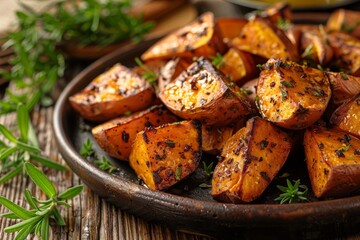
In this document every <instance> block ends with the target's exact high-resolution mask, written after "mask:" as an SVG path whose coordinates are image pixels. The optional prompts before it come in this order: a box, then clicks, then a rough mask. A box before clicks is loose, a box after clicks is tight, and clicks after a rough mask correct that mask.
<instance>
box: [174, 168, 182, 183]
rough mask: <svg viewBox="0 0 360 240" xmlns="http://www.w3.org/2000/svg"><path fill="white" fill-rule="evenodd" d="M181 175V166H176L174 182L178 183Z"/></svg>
mask: <svg viewBox="0 0 360 240" xmlns="http://www.w3.org/2000/svg"><path fill="white" fill-rule="evenodd" d="M181 173H182V166H177V167H176V170H175V180H176V181H180V180H181Z"/></svg>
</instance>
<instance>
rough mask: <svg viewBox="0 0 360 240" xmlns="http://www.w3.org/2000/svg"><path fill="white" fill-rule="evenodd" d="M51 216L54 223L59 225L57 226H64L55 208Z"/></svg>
mask: <svg viewBox="0 0 360 240" xmlns="http://www.w3.org/2000/svg"><path fill="white" fill-rule="evenodd" d="M53 216H54V218H55V221H56V223H57V224H58V225H59V226H65V225H66V223H65V221H64V219H63V217H62V216H61V215H60V212H59V210H58V209H57V208H56V207H55V208H54V210H53Z"/></svg>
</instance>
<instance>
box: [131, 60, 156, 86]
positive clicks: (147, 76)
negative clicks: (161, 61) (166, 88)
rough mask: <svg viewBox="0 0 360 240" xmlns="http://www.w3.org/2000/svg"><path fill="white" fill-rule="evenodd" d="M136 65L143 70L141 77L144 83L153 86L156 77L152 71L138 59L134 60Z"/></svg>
mask: <svg viewBox="0 0 360 240" xmlns="http://www.w3.org/2000/svg"><path fill="white" fill-rule="evenodd" d="M135 62H136V64H137V65H138V66H139V67H141V68H142V69H143V70H144V73H143V74H142V75H141V77H142V78H144V79H145V80H146V81H148V82H149V83H150V84H151V85H154V84H155V83H156V81H157V75H156V73H155V72H154V71H152V70H151V69H150V68H149V67H148V66H146V65H145V64H144V63H143V62H142V61H141V60H140V58H138V57H136V58H135Z"/></svg>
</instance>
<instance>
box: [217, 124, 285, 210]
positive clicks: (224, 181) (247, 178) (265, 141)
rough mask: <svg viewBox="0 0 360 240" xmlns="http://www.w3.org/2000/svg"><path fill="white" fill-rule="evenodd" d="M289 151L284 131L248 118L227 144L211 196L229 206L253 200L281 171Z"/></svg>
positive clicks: (218, 165)
mask: <svg viewBox="0 0 360 240" xmlns="http://www.w3.org/2000/svg"><path fill="white" fill-rule="evenodd" d="M290 149H291V141H290V137H289V136H288V135H287V134H286V133H285V132H283V131H282V130H280V129H279V128H278V127H276V126H275V125H273V124H272V123H270V122H267V121H265V120H263V119H261V118H258V117H255V118H252V119H250V120H249V121H248V122H247V124H246V127H245V128H242V129H240V130H239V131H238V132H237V133H235V134H234V135H233V136H232V137H231V138H230V139H229V140H228V141H227V142H226V144H225V146H224V148H223V151H222V153H221V159H220V161H219V163H218V164H217V165H216V167H215V170H214V174H213V179H212V191H211V195H212V196H213V197H214V198H215V199H218V200H221V201H225V202H232V203H238V202H251V201H253V200H255V199H256V198H258V197H259V196H260V195H261V194H262V193H263V192H264V190H265V189H266V187H267V186H268V185H269V184H270V182H271V181H272V180H273V178H274V177H275V175H276V174H277V173H278V171H279V170H280V169H281V167H282V166H283V164H284V163H285V161H286V159H287V157H288V154H289V152H290Z"/></svg>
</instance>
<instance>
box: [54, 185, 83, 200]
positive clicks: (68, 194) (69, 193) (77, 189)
mask: <svg viewBox="0 0 360 240" xmlns="http://www.w3.org/2000/svg"><path fill="white" fill-rule="evenodd" d="M83 189H84V186H83V185H78V186H74V187H71V188H68V189H66V190H65V191H64V192H62V193H61V194H60V195H59V196H58V197H59V198H60V199H71V198H74V197H75V196H77V195H79V194H80V193H81V191H82V190H83Z"/></svg>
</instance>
